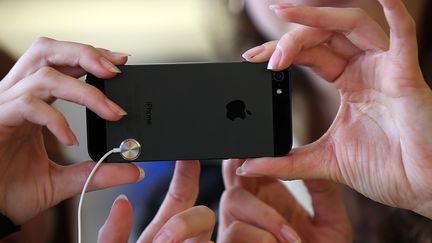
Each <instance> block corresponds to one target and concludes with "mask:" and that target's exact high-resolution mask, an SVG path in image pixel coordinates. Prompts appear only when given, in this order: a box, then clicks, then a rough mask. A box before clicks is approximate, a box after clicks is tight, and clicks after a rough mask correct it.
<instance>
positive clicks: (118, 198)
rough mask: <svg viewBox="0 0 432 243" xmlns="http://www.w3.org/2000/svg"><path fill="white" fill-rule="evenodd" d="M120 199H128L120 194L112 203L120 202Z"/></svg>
mask: <svg viewBox="0 0 432 243" xmlns="http://www.w3.org/2000/svg"><path fill="white" fill-rule="evenodd" d="M120 199H123V200H126V201H129V199H128V198H127V196H126V195H124V194H120V195H119V196H118V197H117V198H116V199H115V200H114V201H117V200H120Z"/></svg>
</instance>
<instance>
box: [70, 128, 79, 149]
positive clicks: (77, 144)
mask: <svg viewBox="0 0 432 243" xmlns="http://www.w3.org/2000/svg"><path fill="white" fill-rule="evenodd" d="M68 133H69V134H68V136H69V139H70V141H72V145H74V146H79V142H78V139H77V138H76V136H75V134H74V133H73V132H72V131H71V130H69V131H68Z"/></svg>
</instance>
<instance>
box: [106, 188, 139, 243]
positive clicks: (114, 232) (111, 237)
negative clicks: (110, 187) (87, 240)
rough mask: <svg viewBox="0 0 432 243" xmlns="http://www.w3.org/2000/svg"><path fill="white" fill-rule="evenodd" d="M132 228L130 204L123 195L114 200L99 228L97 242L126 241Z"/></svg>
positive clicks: (120, 242) (114, 242)
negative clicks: (103, 222)
mask: <svg viewBox="0 0 432 243" xmlns="http://www.w3.org/2000/svg"><path fill="white" fill-rule="evenodd" d="M131 228H132V205H131V204H130V202H129V200H128V199H127V197H126V196H125V195H120V196H118V197H117V199H116V200H115V201H114V203H113V205H112V208H111V211H110V213H109V215H108V218H107V220H106V222H105V224H104V225H103V226H102V227H101V228H100V230H99V235H98V242H101V243H110V242H113V243H116V242H119V243H122V242H124V243H126V242H128V239H129V234H130V231H131Z"/></svg>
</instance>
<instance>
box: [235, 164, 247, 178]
mask: <svg viewBox="0 0 432 243" xmlns="http://www.w3.org/2000/svg"><path fill="white" fill-rule="evenodd" d="M236 174H237V175H238V176H243V175H246V172H245V171H244V170H243V168H242V167H241V166H240V167H238V168H237V170H236Z"/></svg>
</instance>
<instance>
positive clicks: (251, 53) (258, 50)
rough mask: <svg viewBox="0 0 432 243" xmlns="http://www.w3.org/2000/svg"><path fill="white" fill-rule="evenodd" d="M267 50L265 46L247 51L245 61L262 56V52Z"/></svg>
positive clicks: (244, 56)
mask: <svg viewBox="0 0 432 243" xmlns="http://www.w3.org/2000/svg"><path fill="white" fill-rule="evenodd" d="M264 50H265V47H264V46H262V45H261V46H256V47H254V48H252V49H250V50H248V51H246V52H245V53H243V55H242V57H243V58H244V59H252V58H254V57H256V56H257V55H258V54H260V53H261V52H263V51H264Z"/></svg>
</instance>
